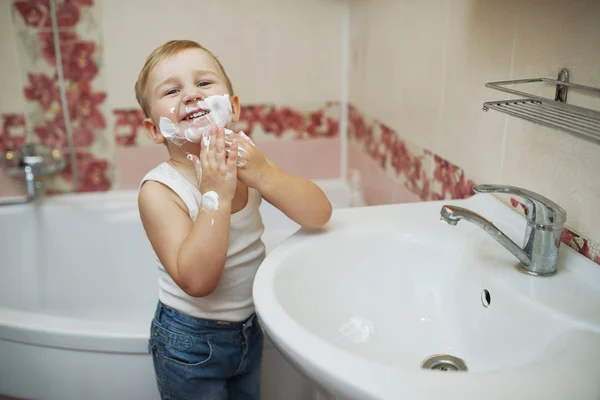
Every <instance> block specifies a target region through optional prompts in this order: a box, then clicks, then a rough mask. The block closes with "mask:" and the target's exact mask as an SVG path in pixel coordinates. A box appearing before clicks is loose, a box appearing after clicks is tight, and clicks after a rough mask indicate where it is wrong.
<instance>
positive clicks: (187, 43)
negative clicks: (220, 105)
mask: <svg viewBox="0 0 600 400" xmlns="http://www.w3.org/2000/svg"><path fill="white" fill-rule="evenodd" d="M188 49H200V50H204V51H206V52H207V53H208V54H210V56H211V57H212V58H213V59H214V60H215V61H216V63H217V65H218V66H219V68H220V70H221V72H222V73H223V76H224V77H225V83H226V84H227V90H229V94H230V95H233V85H232V84H231V81H230V80H229V77H228V76H227V73H225V68H223V65H222V64H221V62H220V61H219V59H218V58H217V57H215V55H214V54H213V53H211V52H210V51H209V50H208V49H206V48H204V47H203V46H201V45H200V44H199V43H197V42H194V41H192V40H170V41H168V42H166V43H165V44H163V45H162V46H160V47H157V48H156V49H154V51H152V53H150V55H149V56H148V58H146V62H145V63H144V66H143V67H142V70H141V71H140V74H139V75H138V79H137V81H136V82H135V97H136V99H137V101H138V103H139V104H140V107H142V111H144V115H145V116H146V117H149V116H150V106H149V104H148V102H147V101H146V97H145V96H144V94H145V93H144V91H145V89H146V83H147V82H148V76H150V72H152V70H153V69H154V67H156V66H157V65H158V64H159V63H160V62H162V61H164V60H165V59H167V58H169V57H172V56H174V55H176V54H178V53H180V52H182V51H184V50H188Z"/></svg>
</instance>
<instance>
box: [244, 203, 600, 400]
mask: <svg viewBox="0 0 600 400" xmlns="http://www.w3.org/2000/svg"><path fill="white" fill-rule="evenodd" d="M443 204H454V205H460V206H462V207H465V208H469V209H471V210H472V211H475V212H477V213H480V214H481V215H482V216H484V217H486V218H488V219H490V220H491V221H492V222H493V223H494V224H495V225H496V226H497V227H498V228H500V229H501V230H502V231H504V233H505V234H506V235H508V236H509V237H510V238H511V239H513V240H514V241H515V242H516V243H521V242H522V240H523V236H524V232H525V226H526V222H525V219H524V218H522V217H521V216H519V215H518V214H517V213H515V212H514V211H513V210H511V209H509V208H508V207H507V206H505V205H504V204H502V203H501V202H500V201H498V200H497V199H496V198H494V197H493V196H492V195H485V194H479V195H476V196H474V197H472V198H470V199H468V200H460V201H446V202H424V203H413V204H399V205H389V206H378V207H365V208H349V209H338V210H335V211H334V215H333V218H332V220H331V222H330V223H329V225H328V227H327V228H326V229H325V230H323V231H320V232H310V231H308V230H300V231H299V232H298V233H296V234H294V235H293V236H291V237H290V238H288V239H286V240H285V241H284V242H283V243H281V244H280V245H279V246H278V247H277V248H276V249H275V250H273V251H272V252H271V253H270V255H269V256H267V258H266V259H265V261H264V263H263V264H262V266H261V267H260V270H259V271H258V274H257V276H256V280H255V284H254V299H255V302H256V307H257V311H258V314H259V316H260V318H261V321H262V322H263V325H264V328H265V330H266V331H267V333H268V335H269V336H270V338H271V339H272V341H273V342H274V344H275V346H276V347H277V348H279V350H280V351H281V352H282V353H283V354H284V355H285V356H286V357H287V358H288V359H289V360H290V362H291V363H292V364H293V365H294V366H295V367H296V368H298V369H299V370H300V371H301V372H302V373H304V374H305V375H306V376H308V377H309V378H310V379H311V380H313V381H314V382H315V383H316V384H317V385H318V386H319V387H320V388H321V389H322V390H323V392H324V393H325V394H326V395H327V396H330V397H332V398H334V397H335V398H341V399H357V400H358V399H360V400H365V399H433V398H444V399H475V398H478V399H479V398H481V399H484V398H485V399H509V398H510V399H528V400H529V399H538V398H539V399H557V400H558V399H560V400H564V399H577V400H587V399H595V400H597V399H599V398H600V383H599V382H600V380H599V377H600V362H599V360H600V266H599V265H597V264H594V263H593V262H592V261H590V260H588V259H587V258H585V257H583V256H582V255H580V254H578V253H577V252H575V251H574V250H572V249H570V248H569V247H567V246H565V245H561V249H560V260H559V266H558V273H557V274H556V275H554V276H552V277H535V276H531V275H527V274H524V273H522V272H519V271H518V270H517V269H516V268H515V267H516V265H517V263H518V261H517V259H516V258H515V257H514V256H513V255H512V254H510V253H509V252H508V251H507V250H506V249H504V248H503V247H502V246H501V245H500V244H498V243H497V242H496V241H494V240H493V239H492V238H491V237H490V236H488V235H487V234H486V233H485V232H484V231H483V230H481V229H480V228H477V227H476V226H474V225H472V224H470V223H468V222H466V221H463V222H461V223H460V224H458V225H457V226H453V227H451V226H449V225H446V224H443V223H441V222H440V208H441V206H442V205H443ZM486 290H487V293H489V295H486V292H485V291H486ZM488 299H489V300H491V301H490V303H489V305H488ZM484 303H485V305H486V306H487V307H486V306H484ZM436 354H447V355H452V356H455V357H458V358H460V359H462V360H464V362H465V363H466V367H467V368H468V371H467V372H462V371H451V372H443V371H439V370H431V369H424V368H422V363H423V361H424V360H425V359H426V358H428V357H430V356H433V355H436Z"/></svg>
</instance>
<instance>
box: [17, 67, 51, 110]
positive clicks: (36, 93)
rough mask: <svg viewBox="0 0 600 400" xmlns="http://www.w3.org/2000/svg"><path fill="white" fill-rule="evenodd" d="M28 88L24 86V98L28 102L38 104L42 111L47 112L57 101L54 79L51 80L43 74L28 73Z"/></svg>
mask: <svg viewBox="0 0 600 400" xmlns="http://www.w3.org/2000/svg"><path fill="white" fill-rule="evenodd" d="M27 78H28V79H29V86H26V87H25V89H24V90H23V91H24V94H25V98H26V99H27V100H29V101H35V102H37V103H39V105H40V107H41V108H42V110H44V111H48V109H50V106H51V105H52V104H53V103H54V102H55V101H58V100H59V95H58V87H57V86H56V84H55V82H56V79H55V78H51V77H49V76H48V75H45V74H34V73H28V74H27Z"/></svg>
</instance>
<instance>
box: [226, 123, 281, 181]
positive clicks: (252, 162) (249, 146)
mask: <svg viewBox="0 0 600 400" xmlns="http://www.w3.org/2000/svg"><path fill="white" fill-rule="evenodd" d="M234 140H235V141H236V142H237V144H238V146H239V155H240V157H241V158H242V160H240V161H241V163H240V165H241V166H240V167H238V175H237V177H238V178H239V179H240V181H242V182H243V183H244V184H245V185H247V186H249V187H251V188H254V189H259V185H260V181H261V175H263V176H264V174H265V173H266V172H267V171H268V169H269V168H270V167H271V166H270V164H269V163H268V162H267V159H266V158H265V156H264V154H263V153H262V152H261V151H260V150H259V149H258V148H256V147H255V146H254V144H253V143H251V142H250V141H249V140H248V139H246V138H245V137H244V136H241V135H240V134H237V133H236V134H235V135H234ZM232 154H237V151H235V150H234V149H233V146H232V147H231V148H230V151H229V157H231V155H232Z"/></svg>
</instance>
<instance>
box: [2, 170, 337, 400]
mask: <svg viewBox="0 0 600 400" xmlns="http://www.w3.org/2000/svg"><path fill="white" fill-rule="evenodd" d="M315 182H316V183H317V184H318V185H319V186H320V187H321V188H322V189H323V190H324V191H325V193H326V194H327V195H328V197H329V198H330V200H331V201H332V203H333V205H334V207H336V208H337V207H346V206H348V199H349V191H348V188H347V185H346V184H345V183H344V182H342V181H329V180H328V181H315ZM136 200H137V192H136V191H111V192H105V193H99V194H78V195H62V196H56V197H51V198H48V199H44V200H43V201H41V202H40V203H39V204H37V205H33V204H29V205H18V206H7V207H0V221H1V222H0V250H1V256H2V258H1V260H2V261H1V267H0V397H2V395H4V396H12V397H17V398H24V399H36V400H38V399H40V400H54V399H57V400H58V399H60V400H83V399H86V400H95V399H98V400H106V399H115V400H120V399H123V400H137V399H139V400H152V399H158V398H159V396H158V391H157V389H156V384H155V381H154V371H153V367H152V360H151V357H150V355H149V354H148V353H147V340H148V334H149V324H150V320H151V319H152V316H153V313H154V308H155V306H156V301H157V290H158V289H157V268H156V266H155V260H154V258H153V256H152V253H151V250H150V245H149V243H148V241H147V239H146V236H145V233H144V231H143V228H142V226H141V223H140V221H139V216H138V211H137V204H136ZM261 213H262V215H263V220H264V224H265V233H264V236H263V241H264V242H265V245H266V247H267V252H270V251H271V250H272V249H273V248H274V247H275V246H276V245H277V244H278V243H279V242H281V241H282V240H283V239H285V238H286V237H287V236H288V235H290V234H291V233H293V232H294V231H295V230H296V229H297V228H298V226H297V225H296V224H295V223H293V222H292V221H291V220H289V219H288V218H287V217H285V216H284V215H283V214H282V213H281V212H279V210H277V209H275V208H274V207H273V206H271V205H270V204H269V203H267V202H266V201H263V203H262V205H261ZM269 352H270V353H269ZM286 371H287V372H286ZM282 373H286V374H287V375H286V376H281V374H282ZM293 373H294V372H293V370H292V369H291V368H289V366H288V365H287V364H285V361H283V359H281V357H280V356H278V355H277V353H276V350H275V349H273V348H272V345H271V344H270V343H269V342H268V341H267V343H266V345H265V359H264V368H263V379H262V381H263V385H262V386H263V395H262V399H263V400H279V399H282V398H285V399H286V400H287V399H291V400H293V399H295V398H296V396H298V397H297V398H299V399H300V398H307V397H306V393H299V392H303V391H307V390H309V389H308V388H306V385H305V382H303V381H302V379H303V378H300V377H299V376H298V377H293V376H290V374H293ZM282 382H285V384H286V386H287V387H286V388H282ZM294 385H295V386H294ZM294 387H295V389H294ZM290 388H292V389H290ZM282 390H288V391H290V390H291V391H293V392H294V393H284V392H282Z"/></svg>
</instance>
